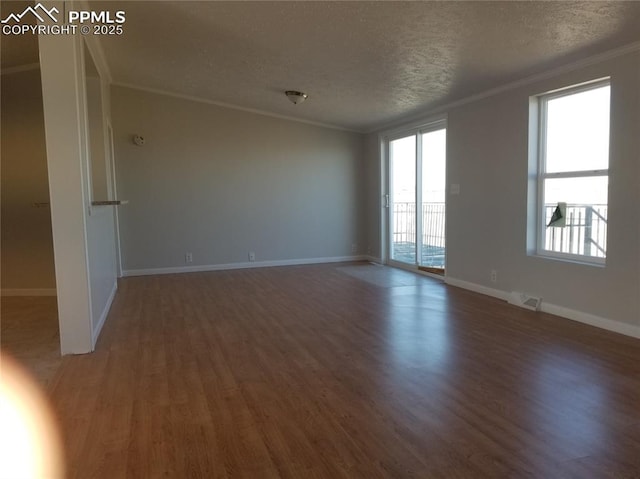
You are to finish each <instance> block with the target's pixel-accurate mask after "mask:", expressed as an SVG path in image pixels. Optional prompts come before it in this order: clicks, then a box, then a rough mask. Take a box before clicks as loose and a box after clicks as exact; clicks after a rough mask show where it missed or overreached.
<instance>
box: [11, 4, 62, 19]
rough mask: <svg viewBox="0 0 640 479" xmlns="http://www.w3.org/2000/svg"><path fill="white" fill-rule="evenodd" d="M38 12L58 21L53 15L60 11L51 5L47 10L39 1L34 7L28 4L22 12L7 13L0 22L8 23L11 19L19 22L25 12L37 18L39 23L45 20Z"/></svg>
mask: <svg viewBox="0 0 640 479" xmlns="http://www.w3.org/2000/svg"><path fill="white" fill-rule="evenodd" d="M38 12H42V13H43V14H44V15H46V16H48V17H49V18H50V19H51V20H53V21H54V22H57V21H58V19H57V18H56V17H55V16H54V13H55V14H56V15H57V14H58V13H60V11H59V10H58V9H57V8H56V7H53V8H52V9H51V10H47V9H46V8H45V7H44V6H43V5H42V4H41V3H38V4H37V5H36V6H35V7H32V6H31V5H29V6H28V7H27V8H25V9H24V12H22V13H11V14H9V16H8V17H7V18H5V19H4V20H2V22H1V23H9V22H10V21H11V20H13V21H14V22H16V23H20V22H21V21H22V17H24V16H25V15H26V14H27V13H31V14H32V15H33V16H34V17H36V18H37V19H38V21H39V22H40V23H44V21H45V20H44V18H43V17H42V16H41V15H40V14H39V13H38Z"/></svg>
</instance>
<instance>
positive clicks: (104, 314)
mask: <svg viewBox="0 0 640 479" xmlns="http://www.w3.org/2000/svg"><path fill="white" fill-rule="evenodd" d="M116 291H118V282H117V281H115V282H114V283H113V289H112V290H111V294H109V299H107V304H105V306H104V309H103V310H102V314H101V315H100V320H99V321H98V325H97V326H96V328H95V329H94V330H93V333H92V337H91V341H92V344H91V350H92V351H93V350H94V349H95V348H96V342H97V341H98V337H99V336H100V332H101V331H102V327H103V326H104V323H105V321H106V320H107V316H108V315H109V311H110V310H111V303H113V299H114V298H115V297H116Z"/></svg>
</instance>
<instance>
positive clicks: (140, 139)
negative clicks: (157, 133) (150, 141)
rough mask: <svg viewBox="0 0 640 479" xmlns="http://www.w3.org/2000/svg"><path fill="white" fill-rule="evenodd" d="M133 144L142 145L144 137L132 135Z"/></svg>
mask: <svg viewBox="0 0 640 479" xmlns="http://www.w3.org/2000/svg"><path fill="white" fill-rule="evenodd" d="M133 143H134V144H135V145H138V146H142V145H144V136H142V135H133Z"/></svg>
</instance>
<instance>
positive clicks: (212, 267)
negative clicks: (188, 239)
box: [122, 255, 369, 277]
mask: <svg viewBox="0 0 640 479" xmlns="http://www.w3.org/2000/svg"><path fill="white" fill-rule="evenodd" d="M368 259H369V257H368V256H364V255H358V256H333V257H327V258H300V259H283V260H271V261H251V262H242V263H225V264H203V265H197V266H169V267H166V268H149V269H127V270H123V271H122V275H123V276H125V277H127V276H150V275H156V274H179V273H199V272H203V271H225V270H232V269H248V268H270V267H273V266H297V265H304V264H322V263H342V262H347V261H366V260H368Z"/></svg>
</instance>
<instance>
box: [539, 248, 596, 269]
mask: <svg viewBox="0 0 640 479" xmlns="http://www.w3.org/2000/svg"><path fill="white" fill-rule="evenodd" d="M529 256H533V257H535V258H540V259H546V260H551V261H560V262H563V263H571V264H577V265H581V266H595V267H596V268H604V267H605V266H606V258H596V257H593V256H580V255H572V254H566V253H553V252H550V251H538V252H535V253H530V254H529Z"/></svg>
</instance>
